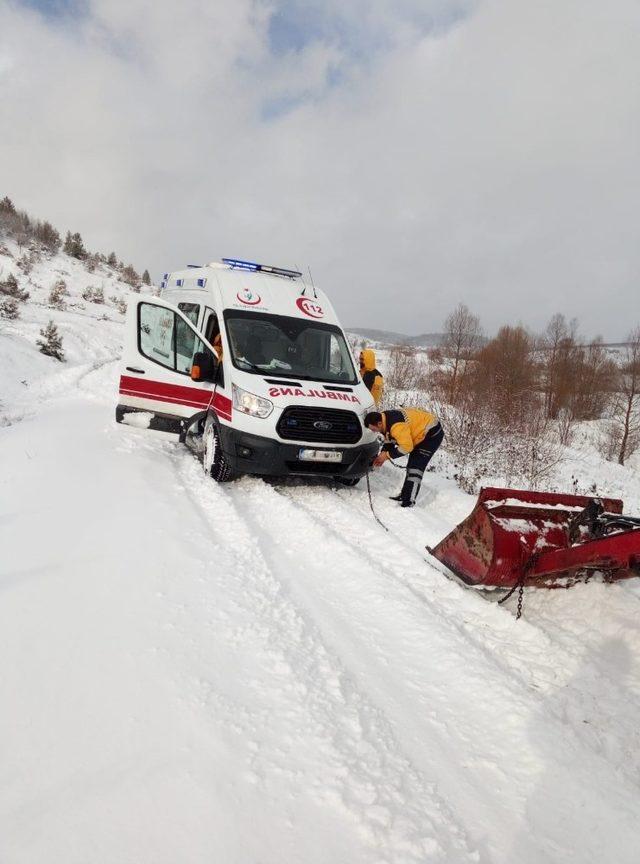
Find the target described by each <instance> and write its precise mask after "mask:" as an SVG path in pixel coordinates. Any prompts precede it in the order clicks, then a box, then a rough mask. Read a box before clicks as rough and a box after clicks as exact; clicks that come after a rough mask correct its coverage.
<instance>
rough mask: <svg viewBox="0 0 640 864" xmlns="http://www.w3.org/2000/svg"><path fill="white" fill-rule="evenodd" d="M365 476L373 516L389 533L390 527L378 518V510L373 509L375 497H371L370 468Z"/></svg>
mask: <svg viewBox="0 0 640 864" xmlns="http://www.w3.org/2000/svg"><path fill="white" fill-rule="evenodd" d="M365 477H366V478H367V495H368V496H369V507H371V512H372V513H373V518H374V519H375V520H376V522H377V523H378V525H381V526H382V527H383V528H384V530H385V531H386V532H387V533H388V532H389V529H388V528H387V526H386V525H385V524H384V522H383V521H382V520H381V519H379V518H378V515H377V514H376V511H375V510H374V509H373V498H372V497H371V483H370V482H369V470H368V469H367V473H366V474H365Z"/></svg>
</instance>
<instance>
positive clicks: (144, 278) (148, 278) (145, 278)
mask: <svg viewBox="0 0 640 864" xmlns="http://www.w3.org/2000/svg"><path fill="white" fill-rule="evenodd" d="M142 282H143V284H144V285H151V276H150V275H149V271H148V270H145V271H144V273H143V274H142Z"/></svg>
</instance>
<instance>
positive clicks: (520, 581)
mask: <svg viewBox="0 0 640 864" xmlns="http://www.w3.org/2000/svg"><path fill="white" fill-rule="evenodd" d="M516 589H517V591H518V607H517V611H516V621H518V620H519V619H520V618H521V616H522V601H523V599H524V571H523V573H522V576H521V577H520V578H519V579H518V581H517V582H516V584H515V585H514V586H513V588H512V589H511V591H509V593H508V594H505V595H504V597H503V598H502V599H501V600H498V606H502V604H503V603H506V601H507V600H508V599H509V597H511V596H512V594H513V593H514V591H516Z"/></svg>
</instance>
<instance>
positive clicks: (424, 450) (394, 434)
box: [364, 408, 444, 507]
mask: <svg viewBox="0 0 640 864" xmlns="http://www.w3.org/2000/svg"><path fill="white" fill-rule="evenodd" d="M364 425H365V426H367V427H368V428H369V429H371V430H372V431H373V432H378V433H379V434H382V435H384V439H385V440H384V443H383V445H382V449H381V451H380V453H379V454H378V455H377V456H376V458H375V459H374V460H373V464H374V465H375V466H376V467H379V466H380V465H384V463H385V462H386V461H387V460H388V459H397V458H399V457H400V456H407V455H408V456H409V461H408V462H407V473H406V476H405V481H404V485H403V486H402V490H401V492H400V494H399V495H394V496H393V497H392V500H393V501H399V502H400V506H401V507H413V505H414V504H415V503H416V498H417V497H418V492H419V491H420V484H421V483H422V476H423V474H424V472H425V469H426V467H427V465H428V464H429V462H430V461H431V458H432V457H433V454H434V453H435V452H436V450H437V449H438V447H439V446H440V445H441V444H442V439H443V438H444V432H443V430H442V426H441V425H440V421H439V420H438V418H437V416H436V415H435V414H432V413H431V412H430V411H423V410H421V409H420V408H401V409H399V410H395V411H382V412H380V411H372V412H371V413H369V414H367V416H366V417H365V418H364Z"/></svg>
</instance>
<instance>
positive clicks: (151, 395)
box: [120, 375, 231, 420]
mask: <svg viewBox="0 0 640 864" xmlns="http://www.w3.org/2000/svg"><path fill="white" fill-rule="evenodd" d="M120 393H122V395H123V396H135V397H137V398H138V399H151V400H152V401H155V402H172V403H173V404H175V405H188V406H189V407H190V408H200V409H201V410H204V409H205V408H208V407H209V403H210V402H211V396H212V393H211V390H202V389H201V388H199V387H184V386H182V385H180V384H167V383H165V382H164V381H149V380H146V381H143V380H140V379H139V378H132V377H131V376H130V375H121V376H120ZM212 407H213V410H214V411H215V412H216V414H218V415H219V416H220V417H222V418H223V419H224V420H231V399H228V398H227V397H226V396H224V395H223V394H222V393H216V394H215V396H214V397H213V406H212Z"/></svg>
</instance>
